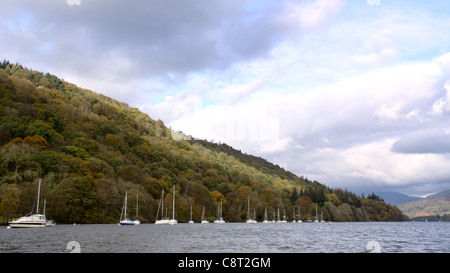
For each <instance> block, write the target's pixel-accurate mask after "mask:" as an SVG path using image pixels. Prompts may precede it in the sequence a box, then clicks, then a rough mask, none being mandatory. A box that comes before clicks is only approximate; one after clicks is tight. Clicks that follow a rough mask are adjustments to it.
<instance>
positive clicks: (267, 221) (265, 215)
mask: <svg viewBox="0 0 450 273" xmlns="http://www.w3.org/2000/svg"><path fill="white" fill-rule="evenodd" d="M263 223H264V224H268V223H269V220H267V208H265V209H264V221H263Z"/></svg>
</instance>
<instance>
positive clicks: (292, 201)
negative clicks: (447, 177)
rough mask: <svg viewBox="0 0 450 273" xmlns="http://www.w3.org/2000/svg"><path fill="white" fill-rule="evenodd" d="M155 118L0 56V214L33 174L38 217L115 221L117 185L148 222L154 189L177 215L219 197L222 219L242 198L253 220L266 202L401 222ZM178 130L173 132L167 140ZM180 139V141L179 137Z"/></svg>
mask: <svg viewBox="0 0 450 273" xmlns="http://www.w3.org/2000/svg"><path fill="white" fill-rule="evenodd" d="M172 133H173V132H171V130H170V129H169V128H167V127H166V126H165V125H164V123H163V122H162V121H161V120H153V119H151V118H150V117H149V116H148V115H147V114H145V113H142V112H140V111H139V110H138V109H136V108H132V107H129V106H128V105H127V104H125V103H122V102H118V101H116V100H114V99H111V98H109V97H106V96H104V95H101V94H97V93H95V92H92V91H90V90H86V89H82V88H80V87H77V86H76V85H74V84H71V83H68V82H65V81H64V80H61V79H59V78H58V77H56V76H54V75H52V74H49V73H45V74H44V73H42V72H38V71H33V70H31V69H28V68H25V67H22V66H21V65H19V64H11V63H10V62H9V61H3V62H2V63H0V217H1V218H0V219H2V221H7V220H8V219H11V218H14V217H19V216H23V215H25V214H27V213H29V212H30V211H31V209H32V207H33V202H34V201H35V195H36V190H37V185H38V184H37V183H38V179H39V178H41V179H42V187H41V200H42V202H43V200H44V199H45V200H46V215H47V218H49V219H53V220H55V221H56V222H57V223H73V222H76V223H116V222H118V220H119V217H120V214H121V209H122V206H123V200H124V196H125V192H126V191H127V192H128V204H129V206H128V212H129V216H130V217H133V215H135V213H136V212H135V210H136V208H135V204H136V198H137V196H139V218H140V219H141V221H142V222H154V221H155V217H156V213H157V209H158V204H159V200H160V198H161V191H162V189H163V188H164V189H165V192H166V193H168V194H167V195H166V197H165V198H166V204H168V205H169V211H171V208H170V206H171V200H172V186H173V185H175V188H176V192H177V193H176V213H177V216H176V218H177V219H178V221H179V222H187V221H188V220H189V217H190V206H191V205H192V207H193V214H194V220H195V221H197V222H198V221H199V220H200V217H201V212H202V209H203V206H205V208H206V216H208V217H210V218H215V216H216V215H217V204H218V203H220V201H222V202H223V217H224V218H225V220H226V221H235V222H238V221H243V220H245V219H246V217H247V198H248V197H249V196H250V202H251V205H250V206H251V207H252V208H253V207H254V208H255V209H256V213H257V218H258V220H262V217H263V216H264V208H265V207H267V208H268V209H267V210H268V212H269V217H270V218H272V212H273V210H276V209H280V211H281V212H283V211H286V214H287V215H288V219H289V220H290V219H291V218H292V210H293V208H295V209H296V211H298V209H299V208H300V209H301V213H302V215H301V216H302V218H303V220H306V219H307V218H308V217H310V218H311V219H314V217H315V208H316V205H315V204H316V203H317V205H318V207H319V215H320V214H321V213H322V211H323V216H324V218H325V220H327V221H391V220H393V221H400V220H403V219H404V215H403V214H402V213H401V212H400V210H398V209H397V208H396V207H392V206H389V205H387V204H386V203H384V202H383V201H381V200H377V198H364V197H359V196H357V195H355V194H354V193H351V192H348V191H346V190H342V189H330V188H328V187H326V186H324V185H323V184H320V183H319V182H317V181H308V180H307V179H304V178H300V177H297V176H296V175H294V174H292V173H290V172H288V171H285V170H284V169H282V168H280V167H279V166H276V165H273V164H271V163H269V162H267V161H266V160H264V159H262V158H259V157H255V156H251V155H246V154H243V153H241V152H240V151H237V150H235V149H233V148H232V147H230V146H228V145H226V144H214V143H210V142H207V141H203V140H184V139H179V138H172ZM176 139H177V140H176ZM178 139H179V140H178Z"/></svg>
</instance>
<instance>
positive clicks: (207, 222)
mask: <svg viewBox="0 0 450 273" xmlns="http://www.w3.org/2000/svg"><path fill="white" fill-rule="evenodd" d="M202 224H209V221H208V219H206V218H205V206H203V212H202Z"/></svg>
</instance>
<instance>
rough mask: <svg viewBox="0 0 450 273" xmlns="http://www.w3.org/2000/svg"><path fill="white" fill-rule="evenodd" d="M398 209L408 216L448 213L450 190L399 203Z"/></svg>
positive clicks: (449, 208) (449, 211)
mask: <svg viewBox="0 0 450 273" xmlns="http://www.w3.org/2000/svg"><path fill="white" fill-rule="evenodd" d="M398 207H399V209H400V210H401V211H402V212H403V213H404V214H406V215H408V216H409V217H411V218H412V217H422V216H430V215H439V216H443V215H445V214H449V215H450V190H447V191H443V192H440V193H437V194H434V195H430V196H428V197H427V198H425V199H423V200H419V201H415V202H408V203H404V204H400V205H399V206H398Z"/></svg>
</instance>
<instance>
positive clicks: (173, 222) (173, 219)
mask: <svg viewBox="0 0 450 273" xmlns="http://www.w3.org/2000/svg"><path fill="white" fill-rule="evenodd" d="M172 196H173V205H172V219H170V220H169V225H176V224H178V221H177V220H176V219H175V185H173V194H172Z"/></svg>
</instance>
